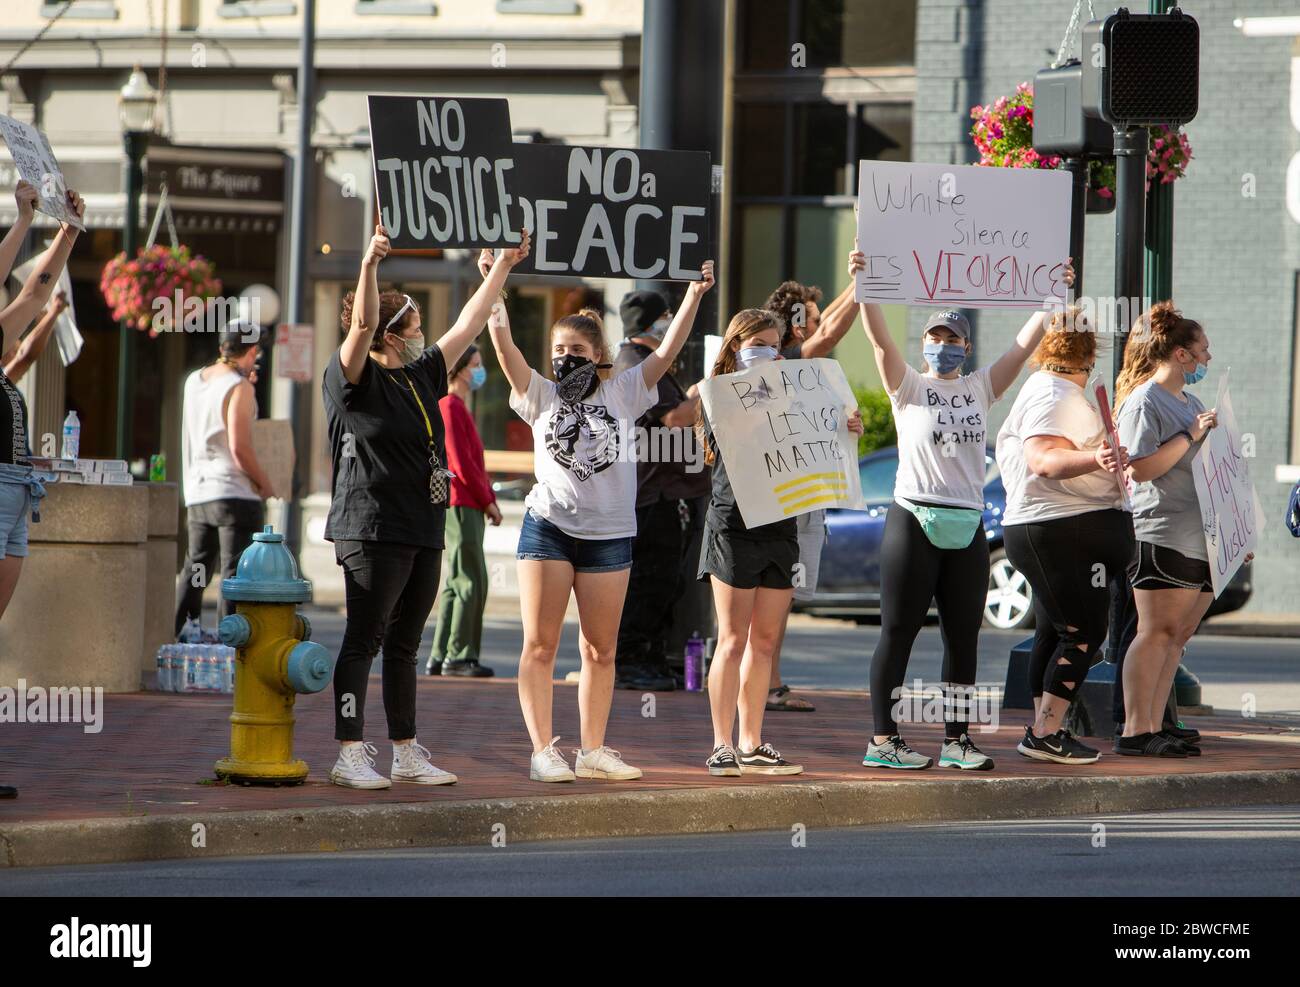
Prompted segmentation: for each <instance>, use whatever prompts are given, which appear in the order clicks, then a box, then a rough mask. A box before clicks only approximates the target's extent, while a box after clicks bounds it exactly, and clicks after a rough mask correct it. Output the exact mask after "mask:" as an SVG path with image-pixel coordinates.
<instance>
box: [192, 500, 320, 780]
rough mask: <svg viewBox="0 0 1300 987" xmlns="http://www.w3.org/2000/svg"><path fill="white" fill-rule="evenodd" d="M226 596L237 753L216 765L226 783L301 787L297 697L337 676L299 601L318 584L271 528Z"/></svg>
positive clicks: (224, 633) (259, 537)
mask: <svg viewBox="0 0 1300 987" xmlns="http://www.w3.org/2000/svg"><path fill="white" fill-rule="evenodd" d="M221 595H222V596H223V597H225V598H226V599H227V600H231V601H233V602H234V603H235V613H233V614H231V615H230V616H228V617H226V618H224V619H223V620H222V621H221V624H220V625H219V627H218V633H219V634H220V635H221V643H222V644H225V645H228V646H229V647H232V648H236V649H237V653H236V661H235V708H234V711H233V712H232V713H231V714H230V756H229V757H223V758H222V759H221V760H220V761H218V762H217V764H216V772H217V777H218V778H223V779H227V780H229V781H237V782H240V783H241V784H245V785H247V784H263V785H297V784H301V783H302V782H303V781H304V780H305V779H306V777H307V763H306V762H305V761H300V760H295V759H294V756H293V722H294V719H293V705H294V701H295V698H296V695H297V693H300V692H301V693H304V694H307V693H312V692H320V691H321V690H322V689H324V688H325V686H327V685H329V682H330V679H331V677H332V676H333V674H334V658H333V656H331V655H330V653H329V652H328V651H326V650H325V649H324V648H322V647H321V646H320V645H319V644H317V643H316V642H314V641H311V640H309V638H310V637H311V624H309V623H308V622H307V618H306V617H304V616H302V615H301V614H300V613H298V612H297V604H299V603H305V602H306V601H307V600H309V599H311V583H310V582H308V581H307V580H305V579H300V578H299V576H298V566H297V563H295V562H294V560H293V556H292V555H290V554H289V550H288V549H287V548H285V547H284V536H283V535H279V534H276V532H275V531H274V530H273V529H272V527H271V525H269V524H268V525H267V526H266V527H265V528H264V529H263V530H262V531H260V532H258V533H257V534H255V535H254V536H253V544H251V545H250V546H248V548H247V549H245V550H244V554H243V555H241V556H240V559H239V565H238V567H237V568H236V572H235V577H234V578H233V579H227V580H224V581H223V582H222V584H221Z"/></svg>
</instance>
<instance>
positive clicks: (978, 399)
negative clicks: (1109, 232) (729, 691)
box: [849, 250, 1074, 771]
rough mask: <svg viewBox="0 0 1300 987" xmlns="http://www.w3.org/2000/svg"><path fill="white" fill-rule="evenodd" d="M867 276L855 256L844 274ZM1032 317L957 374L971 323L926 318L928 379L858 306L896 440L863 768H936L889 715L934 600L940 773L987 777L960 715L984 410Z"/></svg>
mask: <svg viewBox="0 0 1300 987" xmlns="http://www.w3.org/2000/svg"><path fill="white" fill-rule="evenodd" d="M865 268H866V255H865V254H864V253H863V252H862V251H861V250H854V252H853V253H852V254H851V255H850V257H849V274H850V276H851V277H853V278H854V279H855V280H856V278H857V275H858V273H859V272H860V271H862V270H864V269H865ZM1052 278H1053V284H1054V286H1055V284H1058V283H1059V284H1063V285H1065V286H1067V287H1068V286H1069V285H1071V284H1073V283H1074V269H1073V268H1072V267H1071V266H1070V264H1069V262H1068V261H1066V262H1064V263H1062V264H1061V265H1060V267H1059V270H1058V269H1055V268H1054V269H1053V271H1052ZM1043 321H1044V313H1042V312H1035V313H1034V314H1033V315H1032V316H1031V317H1030V319H1029V321H1028V322H1026V323H1025V324H1024V326H1023V327H1022V328H1021V329H1020V332H1019V333H1018V334H1017V335H1016V338H1015V341H1014V342H1013V343H1012V344H1011V347H1010V348H1009V349H1008V350H1007V351H1006V352H1005V353H1004V354H1002V356H1001V357H999V358H998V359H997V360H996V361H995V362H994V363H992V364H990V365H988V366H986V367H981V368H980V369H979V370H977V371H975V372H974V373H971V374H966V375H963V374H962V373H961V367H962V365H963V364H964V363H965V362H966V360H967V358H968V357H969V355H970V351H971V342H970V323H969V322H968V321H967V319H966V316H964V315H962V313H960V312H956V311H943V312H935V313H934V314H933V315H931V316H930V318H929V319H927V320H926V323H925V328H924V330H923V334H922V354H923V356H924V357H925V362H926V367H927V369H926V371H925V373H918V372H917V371H916V370H915V369H913V368H912V367H910V366H908V364H907V361H906V360H905V359H904V357H903V354H902V352H901V351H900V350H899V348H898V344H896V343H895V342H894V338H893V336H891V335H890V332H889V326H888V325H887V324H886V323H885V317H884V313H883V312H882V311H881V308H880V306H879V305H876V304H873V303H869V302H868V303H863V304H862V322H863V325H864V326H865V328H866V332H867V338H868V339H869V340H870V341H871V345H872V349H873V350H874V352H875V356H876V368H877V369H878V370H879V372H880V379H881V380H882V381H884V384H885V390H886V391H887V392H888V394H889V399H890V403H891V405H892V409H893V413H894V424H895V426H896V428H897V431H898V475H897V478H896V479H895V481H894V505H893V506H891V508H890V510H889V512H888V514H887V516H886V520H885V532H884V535H883V536H882V540H881V546H880V640H879V642H878V643H877V645H876V650H875V653H874V654H873V655H872V658H871V706H872V716H873V719H874V722H875V734H874V735H873V736H872V738H871V741H870V743H869V744H868V745H867V752H866V754H865V756H864V757H863V759H862V763H863V764H865V765H867V766H868V767H878V768H901V769H913V770H916V769H921V768H928V767H929V766H930V765H931V764H932V763H933V761H932V760H931V759H930V758H929V757H927V756H925V755H924V754H918V753H917V752H916V751H914V750H912V748H911V747H909V746H908V745H907V744H906V743H904V741H903V738H902V737H901V736H900V735H899V732H898V724H897V723H896V722H895V719H894V715H893V706H894V704H895V703H896V702H897V701H898V699H899V694H900V691H901V689H902V686H903V681H904V679H905V678H906V676H907V663H908V659H909V658H910V657H911V651H912V643H913V642H914V641H915V640H916V635H917V634H919V633H920V631H921V626H922V625H923V624H924V623H925V617H926V614H927V613H928V612H929V610H930V604H931V602H932V601H933V602H934V604H935V606H936V607H937V609H938V611H939V621H940V623H941V625H942V626H943V635H944V642H945V644H946V648H945V651H944V668H943V680H944V689H945V693H946V694H947V695H946V701H945V704H944V705H945V708H946V709H947V710H948V712H949V715H948V716H946V717H945V722H944V743H943V748H942V750H941V751H940V754H939V764H940V765H941V766H943V767H950V768H959V769H963V770H976V771H989V770H991V769H992V768H993V761H992V759H991V758H989V757H988V756H987V755H986V754H984V753H983V752H982V751H981V750H979V748H977V747H976V746H975V745H974V743H972V742H971V739H970V734H969V732H968V729H967V728H968V724H967V722H966V720H965V718H964V717H961V716H960V713H959V712H958V710H959V709H960V708H962V707H966V708H969V706H968V704H969V702H970V701H971V700H972V699H973V688H974V685H975V667H976V661H977V658H978V652H977V647H978V643H979V630H980V625H981V623H982V622H983V619H984V604H985V602H986V600H987V598H988V578H989V547H988V540H987V538H986V536H985V534H984V525H983V509H984V474H985V459H984V457H985V448H986V446H987V444H988V440H987V431H988V419H989V409H990V408H991V407H992V405H993V403H994V402H995V401H997V400H998V399H999V398H1000V397H1002V395H1003V394H1004V393H1005V392H1006V390H1007V388H1009V387H1010V386H1011V385H1012V384H1013V383H1014V382H1015V379H1016V377H1017V376H1018V375H1019V374H1020V369H1021V368H1022V367H1023V366H1024V364H1025V361H1026V360H1027V359H1028V358H1029V355H1030V354H1031V353H1033V352H1034V348H1035V347H1036V346H1037V345H1038V341H1039V339H1040V338H1042V334H1043Z"/></svg>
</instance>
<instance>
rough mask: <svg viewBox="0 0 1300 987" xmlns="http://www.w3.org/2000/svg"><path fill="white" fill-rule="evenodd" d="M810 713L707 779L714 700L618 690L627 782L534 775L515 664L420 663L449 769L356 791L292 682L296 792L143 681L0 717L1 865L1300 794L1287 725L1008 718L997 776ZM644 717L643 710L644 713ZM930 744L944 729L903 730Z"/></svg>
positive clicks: (327, 698)
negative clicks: (1156, 749) (894, 746)
mask: <svg viewBox="0 0 1300 987" xmlns="http://www.w3.org/2000/svg"><path fill="white" fill-rule="evenodd" d="M816 698H817V702H818V710H817V712H816V713H812V714H793V713H776V714H769V719H768V720H767V721H766V723H767V730H766V731H765V732H766V736H767V738H768V739H770V741H771V742H772V743H774V744H775V745H776V746H777V747H779V748H780V749H782V750H783V751H784V752H785V753H786V754H787V755H788V756H790V757H792V758H797V759H798V760H800V761H801V762H802V763H804V764H805V765H806V768H807V770H806V772H805V774H803V775H801V776H798V777H795V778H785V779H783V778H763V777H752V778H751V777H743V778H729V779H715V778H711V777H710V776H709V775H708V774H707V773H706V772H705V771H704V769H703V761H704V758H705V757H706V756H707V754H708V752H709V747H710V738H711V728H710V726H709V711H708V699H707V697H706V696H705V695H703V694H698V693H683V692H677V693H668V694H659V695H657V696H654V697H653V710H651V709H650V707H649V705H648V701H647V700H643V698H642V696H641V695H639V694H636V693H630V692H616V693H615V697H614V708H613V712H612V715H611V719H610V727H609V734H608V740H609V743H610V744H611V746H614V747H616V748H619V749H620V750H622V751H623V752H624V753H625V756H626V758H627V760H628V761H629V762H630V763H632V764H635V765H637V766H639V767H641V768H643V769H644V771H645V777H644V778H643V779H642V780H641V781H638V782H633V783H609V782H577V783H574V784H568V785H541V784H537V783H534V782H531V781H529V780H528V742H527V737H526V734H525V732H524V728H523V723H522V720H521V718H520V714H519V709H518V701H517V698H516V691H515V686H514V683H513V681H512V680H495V681H465V680H442V679H437V678H421V681H420V695H419V704H418V708H419V724H420V730H419V736H420V740H421V742H422V743H423V744H425V745H426V746H427V747H429V748H430V749H431V750H432V752H433V755H434V761H435V762H436V763H437V764H439V765H440V766H442V767H445V768H447V769H448V770H451V771H454V772H455V773H456V774H457V775H459V777H460V779H461V780H460V783H459V784H457V785H454V786H447V787H438V788H429V789H426V788H421V787H419V786H410V785H404V786H395V787H394V788H393V789H390V790H387V791H381V792H359V791H352V790H347V789H342V788H338V787H336V786H333V785H330V784H328V783H327V782H326V781H325V780H324V779H325V774H326V772H327V771H328V769H329V767H330V765H331V764H332V763H333V760H334V756H335V751H336V745H335V742H334V740H333V739H332V736H333V716H332V714H333V710H332V700H331V694H330V692H329V691H326V692H324V693H321V694H318V695H315V696H306V697H301V698H300V700H299V704H298V728H297V753H298V755H299V756H301V757H303V758H305V759H306V760H307V762H308V764H309V765H311V768H312V775H311V777H310V778H309V779H308V781H307V783H306V784H304V785H301V786H298V787H290V788H244V787H239V786H226V785H218V784H213V783H212V777H213V776H212V765H213V762H214V761H216V759H217V758H219V757H221V756H222V755H224V754H225V753H226V751H227V744H228V739H229V726H228V722H227V717H228V715H229V712H230V697H228V696H199V695H174V694H161V693H133V694H126V695H117V696H108V697H106V710H105V714H104V725H103V730H102V732H100V733H97V734H87V733H85V732H83V729H82V727H81V726H80V725H77V724H3V725H0V754H2V755H3V756H0V779H3V780H4V781H6V782H8V783H11V784H16V785H18V786H19V789H20V797H19V798H18V799H16V800H13V801H4V802H0V860H3V862H4V864H6V865H7V866H11V867H12V866H36V865H52V864H73V863H82V864H84V863H100V862H114V861H127V860H143V859H166V858H175V857H208V856H221V855H232V854H240V855H242V854H254V853H286V852H305V851H319V850H322V849H324V850H331V849H339V850H343V849H349V850H352V849H378V848H388V847H402V846H431V845H439V844H462V845H464V844H486V843H490V842H491V841H492V840H493V838H494V837H496V838H498V839H501V838H504V839H505V840H507V841H523V840H538V839H568V838H582V837H592V836H618V835H634V834H637V835H649V834H666V833H695V832H711V831H729V830H750V829H773V828H788V827H789V826H792V825H794V824H796V823H802V824H804V825H805V826H808V827H810V828H812V827H822V826H845V825H861V824H867V823H890V822H904V821H923V820H949V819H988V818H1023V817H1031V816H1053V815H1063V814H1068V813H1081V812H1088V813H1098V812H1123V811H1138V810H1150V809H1159V808H1179V807H1198V806H1221V805H1243V804H1257V803H1258V804H1262V803H1274V804H1280V803H1286V802H1300V730H1298V729H1297V728H1296V727H1295V725H1294V724H1292V723H1289V722H1286V721H1277V722H1268V721H1260V720H1242V719H1240V718H1228V717H1222V718H1214V717H1208V718H1197V719H1196V720H1194V721H1193V722H1194V723H1195V725H1196V726H1197V727H1198V728H1199V729H1200V730H1201V731H1202V732H1203V733H1204V734H1205V744H1204V746H1205V755H1204V756H1203V757H1200V758H1189V759H1185V760H1172V761H1169V760H1166V761H1154V760H1147V759H1138V758H1123V757H1118V756H1116V755H1114V754H1111V753H1110V752H1109V743H1107V742H1098V743H1099V746H1101V747H1102V749H1103V751H1104V752H1105V756H1104V757H1103V758H1102V760H1101V762H1100V763H1098V764H1096V765H1092V766H1087V767H1076V768H1073V769H1069V768H1065V767H1062V766H1059V765H1051V764H1043V763H1039V762H1034V761H1029V760H1026V759H1025V758H1023V757H1021V756H1020V755H1019V754H1017V753H1016V752H1015V749H1014V748H1015V745H1016V743H1017V742H1018V740H1019V738H1020V736H1021V734H1022V731H1023V724H1024V722H1025V717H1024V716H1023V714H1020V713H1007V714H1006V715H1005V718H1004V720H1003V722H1002V724H1001V726H1000V729H998V730H997V731H996V732H993V733H988V734H983V735H980V736H977V738H976V739H977V742H978V743H979V744H980V745H981V747H983V748H984V749H985V750H986V751H987V752H988V753H989V754H990V755H991V756H993V757H994V758H995V759H996V760H997V770H996V771H994V772H992V773H980V774H962V773H958V772H956V771H951V770H940V769H938V768H935V769H931V770H929V771H924V772H915V773H912V772H908V773H906V774H902V773H897V772H889V771H884V770H879V769H867V768H864V767H863V766H862V765H861V758H862V751H863V746H864V742H865V738H866V737H867V735H868V732H869V730H870V714H869V708H868V704H867V702H866V697H865V695H864V694H862V693H849V692H819V693H817V695H816ZM555 700H556V702H555V707H556V731H557V732H558V733H560V734H562V735H563V737H564V741H562V748H563V749H565V750H566V751H567V750H568V748H570V747H571V746H576V738H577V690H576V689H575V688H574V687H573V686H570V685H564V684H559V683H557V686H556V696H555ZM650 712H653V715H652V716H650V715H644V714H646V713H650ZM366 716H367V722H368V724H369V729H368V731H367V732H368V735H369V736H370V737H371V738H372V739H373V740H374V741H375V742H376V743H377V746H378V747H379V757H378V761H377V766H378V768H379V769H380V770H381V771H383V772H384V773H387V767H388V762H389V759H390V758H391V752H390V747H389V744H388V743H387V741H384V740H382V738H383V736H384V733H385V730H384V725H383V722H384V721H383V712H382V705H381V702H380V688H379V681H378V677H374V678H372V680H371V687H370V690H369V696H368V703H367V707H366ZM907 737H908V739H909V742H911V743H912V745H913V746H914V747H916V748H917V749H918V750H921V751H924V752H926V753H930V754H935V753H937V748H938V745H939V741H940V739H941V730H940V728H939V727H938V726H929V725H926V726H916V727H913V728H911V729H909V730H908V731H907Z"/></svg>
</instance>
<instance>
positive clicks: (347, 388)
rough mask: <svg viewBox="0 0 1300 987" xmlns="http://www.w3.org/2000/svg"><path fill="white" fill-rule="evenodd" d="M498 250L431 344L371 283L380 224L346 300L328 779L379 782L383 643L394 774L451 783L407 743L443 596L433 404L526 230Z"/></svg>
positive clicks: (329, 530) (440, 474) (334, 517)
mask: <svg viewBox="0 0 1300 987" xmlns="http://www.w3.org/2000/svg"><path fill="white" fill-rule="evenodd" d="M521 237H522V239H521V242H520V245H519V247H518V249H515V250H507V251H504V253H503V256H501V257H500V258H499V259H498V260H497V261H496V262H495V263H494V264H493V265H492V269H491V271H490V272H489V274H488V276H487V278H486V279H485V280H484V282H483V284H482V285H481V286H480V287H479V289H478V291H476V292H475V293H474V295H473V297H471V298H470V300H469V302H468V303H467V304H466V305H465V307H464V309H462V310H461V313H460V317H459V318H458V319H457V320H456V324H455V325H454V326H452V327H451V329H449V330H448V331H447V332H446V334H445V335H443V336H442V338H441V339H439V340H438V342H436V343H434V344H433V345H431V346H428V347H426V346H425V343H424V332H423V330H422V328H421V323H420V312H419V309H418V308H417V307H416V305H415V302H414V301H413V300H412V299H411V298H410V296H408V295H403V294H401V293H399V292H396V291H386V292H383V293H382V294H381V293H380V291H379V282H378V270H379V262H380V261H381V260H382V259H383V258H384V257H385V256H387V254H388V251H389V242H388V234H387V233H386V232H385V231H384V228H383V227H382V226H377V227H375V235H374V236H373V237H372V238H371V240H370V246H369V248H368V249H367V251H366V255H365V258H364V259H363V260H362V262H361V277H360V279H359V280H358V283H357V290H356V292H355V293H352V292H349V293H348V295H347V297H346V298H344V300H343V327H344V330H345V331H346V332H347V338H346V339H344V341H343V345H342V346H340V347H339V349H338V352H336V353H335V354H334V356H333V357H332V358H331V359H330V362H329V365H328V366H327V367H326V368H325V378H324V382H323V389H324V398H325V415H326V420H327V423H328V431H329V440H330V450H331V460H332V469H333V482H332V493H333V499H332V501H331V503H330V511H329V518H328V520H327V521H326V525H325V537H326V538H327V539H329V540H330V541H332V542H334V552H335V557H336V558H337V560H338V563H339V565H340V566H342V567H343V578H344V584H345V586H346V591H347V626H346V629H345V630H344V634H343V644H342V647H341V648H340V650H339V658H338V664H337V666H336V667H335V670H334V723H335V733H334V735H335V737H336V738H337V739H338V740H339V742H340V747H339V759H338V762H337V763H336V764H335V765H334V767H333V768H332V769H331V770H330V781H332V782H334V783H335V784H336V785H343V786H344V787H348V788H388V787H389V786H390V785H391V783H392V782H391V781H390V780H389V779H388V778H385V777H384V776H383V775H381V774H379V773H378V772H377V771H375V770H374V754H375V748H374V746H373V745H370V744H367V743H365V741H364V725H365V721H364V712H365V700H366V682H367V679H368V678H369V675H370V664H371V662H372V661H373V660H374V657H375V652H376V651H378V650H379V648H380V646H381V645H382V646H383V651H384V666H383V694H384V712H385V714H386V716H387V718H388V736H389V738H390V739H392V741H393V770H392V781H403V782H410V783H413V784H421V785H446V784H450V783H452V782H454V781H455V780H456V776H455V775H453V774H450V773H448V772H446V771H442V770H441V769H439V768H437V767H435V766H434V765H433V764H431V763H430V762H429V752H428V751H427V750H425V749H424V748H423V747H421V746H420V745H419V744H418V743H416V740H415V683H416V651H417V650H418V649H419V646H420V634H421V632H422V631H423V629H424V624H425V621H426V620H427V619H428V617H429V611H430V610H432V609H433V601H434V597H435V596H436V595H437V592H438V577H439V574H440V570H441V565H442V548H443V542H442V536H443V526H444V521H445V518H446V508H447V501H448V490H449V487H448V478H449V475H450V474H448V473H447V471H446V469H445V466H444V464H445V463H446V461H447V459H446V447H445V444H444V439H443V423H442V415H441V414H439V412H438V400H439V399H440V398H441V397H442V396H443V395H444V394H446V393H447V367H448V365H450V364H454V363H455V362H456V361H457V360H458V359H460V357H461V354H462V353H464V352H465V349H466V348H467V347H468V346H469V345H470V343H472V342H473V341H474V339H475V338H476V337H477V336H478V334H479V333H480V332H482V330H483V327H484V325H485V324H486V323H487V317H488V313H489V312H490V311H491V309H492V305H493V303H494V302H495V301H496V300H497V295H498V293H499V292H500V291H501V289H502V287H503V286H504V284H505V281H506V277H507V275H508V274H509V273H510V269H511V268H512V267H514V265H515V264H517V263H519V261H521V260H523V258H524V257H526V256H527V255H528V247H529V241H528V233H527V231H524V232H523V233H522V234H521Z"/></svg>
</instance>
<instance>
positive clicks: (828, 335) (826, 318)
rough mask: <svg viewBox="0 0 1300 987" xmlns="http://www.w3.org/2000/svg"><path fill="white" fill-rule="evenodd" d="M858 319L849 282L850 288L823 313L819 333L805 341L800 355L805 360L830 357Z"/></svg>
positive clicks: (818, 328) (838, 296) (850, 286)
mask: <svg viewBox="0 0 1300 987" xmlns="http://www.w3.org/2000/svg"><path fill="white" fill-rule="evenodd" d="M857 317H858V307H857V306H856V305H855V304H854V303H853V282H852V281H849V285H848V287H847V288H845V289H844V290H843V291H841V292H840V293H839V295H837V296H836V298H835V300H834V301H833V302H831V303H830V305H828V306H827V307H826V311H824V312H823V313H822V321H821V324H820V325H819V326H817V331H816V332H815V333H813V334H812V335H811V336H809V337H808V338H807V339H805V340H804V341H803V345H802V346H800V347H799V355H800V356H802V357H803V358H804V359H805V360H811V359H813V358H814V357H819V356H829V355H830V352H831V350H833V349H835V346H836V344H838V343H839V341H840V340H841V339H843V338H844V337H845V335H847V334H848V331H849V330H850V329H851V328H853V320H854V319H856V318H857Z"/></svg>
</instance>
